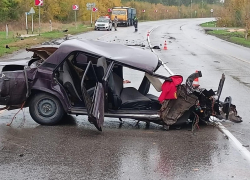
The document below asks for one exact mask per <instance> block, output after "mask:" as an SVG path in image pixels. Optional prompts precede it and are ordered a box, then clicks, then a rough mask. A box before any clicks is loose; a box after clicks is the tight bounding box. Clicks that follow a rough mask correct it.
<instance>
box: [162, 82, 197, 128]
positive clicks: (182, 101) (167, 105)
mask: <svg viewBox="0 0 250 180" xmlns="http://www.w3.org/2000/svg"><path fill="white" fill-rule="evenodd" d="M197 100H198V98H197V97H196V96H195V95H193V94H187V90H186V87H185V85H180V86H178V87H177V99H170V100H164V101H163V103H162V107H161V109H160V117H161V119H162V120H163V121H164V123H165V124H166V125H168V126H170V125H173V124H175V123H176V122H177V120H178V119H179V118H180V117H181V116H182V115H183V114H184V112H185V111H187V110H189V109H190V108H191V107H192V106H194V105H195V104H196V101H197Z"/></svg>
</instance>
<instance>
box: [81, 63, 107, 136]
mask: <svg viewBox="0 0 250 180" xmlns="http://www.w3.org/2000/svg"><path fill="white" fill-rule="evenodd" d="M90 78H91V79H92V80H93V81H95V82H96V86H95V87H93V90H94V93H93V95H92V96H91V95H90V93H89V92H88V91H89V90H88V91H87V89H86V88H85V82H86V80H87V79H90ZM81 90H82V95H83V100H84V103H85V106H86V109H87V113H88V121H89V122H90V123H92V124H94V125H95V127H96V128H97V129H98V130H99V131H102V126H103V122H104V88H103V85H102V83H101V82H99V81H98V79H97V76H96V72H95V69H94V67H93V64H92V62H91V61H90V62H89V63H88V65H87V68H86V70H85V72H84V75H83V77H82V81H81Z"/></svg>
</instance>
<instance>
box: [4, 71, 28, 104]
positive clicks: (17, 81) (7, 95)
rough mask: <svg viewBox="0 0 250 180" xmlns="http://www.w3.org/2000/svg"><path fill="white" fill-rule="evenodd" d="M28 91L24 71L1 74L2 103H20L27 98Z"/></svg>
mask: <svg viewBox="0 0 250 180" xmlns="http://www.w3.org/2000/svg"><path fill="white" fill-rule="evenodd" d="M26 93H27V85H26V81H25V74H24V71H16V72H13V71H12V72H3V73H1V74H0V105H7V106H8V105H20V104H22V103H23V102H24V101H25V100H26Z"/></svg>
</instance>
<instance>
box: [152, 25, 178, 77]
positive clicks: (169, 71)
mask: <svg viewBox="0 0 250 180" xmlns="http://www.w3.org/2000/svg"><path fill="white" fill-rule="evenodd" d="M158 27H159V26H157V27H155V28H153V29H151V30H150V31H149V33H148V35H147V42H148V45H149V48H150V50H151V51H152V52H153V53H154V54H155V55H156V56H157V57H158V59H159V60H160V61H161V62H162V65H163V67H164V68H165V69H166V70H167V72H168V73H169V74H170V75H171V76H173V75H174V73H173V72H172V71H171V70H170V69H169V68H168V67H167V65H166V64H165V63H164V62H163V61H162V60H161V58H159V56H158V55H157V54H156V53H155V51H154V49H153V48H152V44H151V42H150V38H149V36H150V33H151V32H153V31H154V30H155V29H157V28H158Z"/></svg>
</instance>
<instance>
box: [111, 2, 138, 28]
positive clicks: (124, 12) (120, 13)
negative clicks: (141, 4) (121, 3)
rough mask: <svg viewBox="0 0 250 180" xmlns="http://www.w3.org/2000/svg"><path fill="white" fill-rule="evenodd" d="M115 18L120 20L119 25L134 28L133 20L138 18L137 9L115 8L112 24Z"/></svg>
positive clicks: (113, 9) (112, 14)
mask: <svg viewBox="0 0 250 180" xmlns="http://www.w3.org/2000/svg"><path fill="white" fill-rule="evenodd" d="M115 16H117V18H118V25H125V26H132V25H133V19H134V17H135V16H136V9H135V8H131V7H113V8H112V13H111V20H112V22H113V20H114V18H115Z"/></svg>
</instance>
